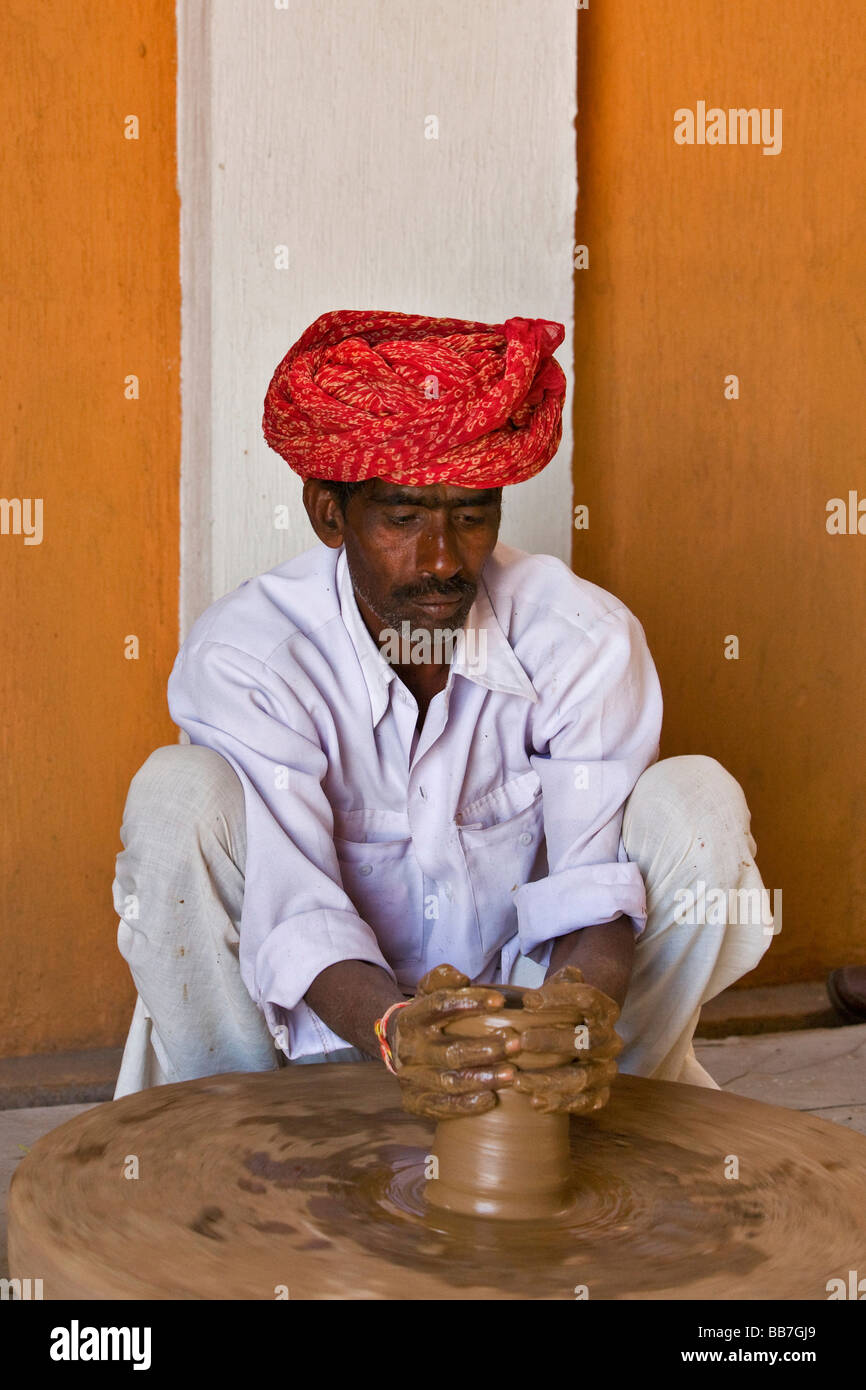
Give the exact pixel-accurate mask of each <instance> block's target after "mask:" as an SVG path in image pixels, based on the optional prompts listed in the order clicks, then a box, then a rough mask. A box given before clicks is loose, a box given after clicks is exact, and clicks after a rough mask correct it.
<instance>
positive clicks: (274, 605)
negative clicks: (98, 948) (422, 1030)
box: [168, 544, 662, 1058]
mask: <svg viewBox="0 0 866 1390" xmlns="http://www.w3.org/2000/svg"><path fill="white" fill-rule="evenodd" d="M465 629H466V632H467V637H468V638H469V639H471V640H467V642H466V647H465V649H464V651H463V652H462V653H460V652H458V653H457V654H455V656H454V658H453V659H452V662H451V666H450V670H449V675H448V683H447V685H446V687H445V689H444V690H443V691H441V692H440V693H439V694H437V695H436V696H434V698H433V699H432V700H431V702H430V705H429V708H428V711H427V715H426V718H425V720H424V725H423V729H422V730H421V733H420V736H418V735H417V732H416V723H417V717H418V708H417V705H416V702H415V699H414V697H413V696H412V695H411V694H410V692H409V690H408V689H407V687H406V686H405V685H404V684H403V682H402V681H401V680H400V678H399V676H398V675H397V673H396V671H395V670H394V667H393V666H392V665H391V664H390V663H389V662H388V661H387V660H385V658H384V657H383V656H382V654H381V653H380V651H379V648H378V647H377V645H376V643H375V642H374V641H373V639H372V638H371V636H370V634H369V633H368V631H367V628H366V626H365V624H364V622H363V619H362V618H361V615H360V613H359V611H358V607H357V603H356V601H355V597H354V593H353V590H352V584H351V580H350V578H349V573H348V566H347V563H346V559H345V555H344V553H343V551H342V549H340V550H332V549H329V548H328V547H327V546H325V545H322V544H319V545H317V546H316V547H315V548H314V549H313V550H309V551H307V552H306V553H305V554H303V555H300V556H298V557H297V558H296V559H293V560H289V561H287V562H286V563H285V564H282V565H279V566H277V568H276V569H273V570H270V571H269V572H268V573H266V574H263V575H259V576H258V577H257V578H255V579H248V580H246V582H245V583H243V584H241V585H240V587H239V588H237V589H235V590H234V592H233V593H230V594H227V595H226V596H225V597H224V598H221V599H220V600H218V602H216V603H214V604H213V605H212V606H211V607H210V608H208V609H207V610H206V612H205V613H203V614H202V616H201V617H200V618H199V619H198V621H197V622H196V623H195V625H194V626H193V628H192V630H191V632H190V634H189V636H188V638H187V639H186V641H185V642H184V644H183V646H182V647H181V649H180V652H179V653H178V656H177V659H176V661H175V664H174V667H173V669H172V672H171V676H170V677H169V682H168V704H169V709H170V711H171V715H172V718H173V719H174V720H175V722H176V723H177V724H179V725H180V726H181V728H183V729H185V730H186V732H187V733H188V735H189V737H190V740H191V742H192V743H198V744H205V745H206V746H208V747H210V748H214V749H216V751H217V752H219V753H221V754H222V755H223V757H225V758H227V759H228V761H229V762H230V764H231V765H232V767H233V768H234V769H235V771H236V772H237V774H238V776H239V778H240V780H241V783H242V785H243V789H244V796H245V808H246V826H247V857H246V869H245V886H244V899H243V912H242V918H241V925H240V967H241V973H242V977H243V980H244V983H245V985H246V987H247V989H248V990H249V992H250V994H251V995H252V997H253V999H255V1000H256V1002H257V1003H258V1005H259V1007H260V1008H261V1009H262V1011H263V1012H264V1015H265V1017H266V1019H267V1021H268V1025H269V1027H270V1029H271V1032H272V1033H273V1034H274V1036H275V1038H276V1039H277V1040H278V1043H280V1044H281V1045H282V1046H283V1050H284V1051H285V1052H286V1054H287V1056H288V1057H290V1058H295V1057H301V1056H306V1055H309V1054H312V1053H321V1052H329V1051H333V1050H335V1049H336V1048H340V1047H346V1046H348V1045H349V1044H347V1043H346V1042H345V1041H344V1040H343V1039H342V1038H339V1037H337V1035H336V1034H334V1033H333V1032H332V1031H331V1030H330V1029H328V1028H326V1026H325V1025H324V1023H323V1022H322V1020H321V1019H319V1018H318V1016H317V1015H316V1014H314V1013H313V1011H312V1010H311V1009H310V1008H309V1006H308V1005H307V1004H306V1003H305V1002H304V999H303V996H304V994H305V992H306V990H307V989H308V988H309V986H310V984H311V983H312V981H313V980H314V979H315V978H316V976H317V975H318V974H319V973H320V972H321V971H322V970H324V969H325V968H326V967H327V966H329V965H333V964H335V963H336V962H338V961H341V960H350V959H354V960H363V961H369V962H371V963H372V964H374V965H378V966H381V967H382V969H384V970H386V971H388V973H389V974H391V975H392V977H393V978H395V979H396V980H397V982H398V983H399V985H400V986H401V987H403V989H404V990H406V991H407V992H409V991H411V990H412V989H413V988H414V986H415V984H416V983H417V981H418V980H419V978H420V977H421V976H422V975H423V974H424V973H425V972H426V971H427V970H429V969H430V968H431V967H433V966H435V965H440V964H442V963H443V962H445V961H447V962H449V963H450V964H452V965H455V966H457V967H458V969H460V970H462V971H464V972H465V973H466V974H467V975H468V976H470V977H471V978H472V979H475V980H482V981H485V982H487V981H491V980H496V981H499V980H505V981H507V980H508V978H509V976H510V973H511V969H512V967H513V965H514V962H515V960H516V958H517V956H518V955H519V954H521V953H522V954H524V955H530V956H532V958H533V959H534V960H536V961H538V962H539V963H541V964H544V965H546V964H547V962H548V959H549V954H550V950H551V945H552V942H553V940H554V939H555V938H556V937H558V936H561V935H563V934H565V933H567V932H570V931H574V930H575V929H577V928H580V927H585V926H588V925H590V924H592V923H602V922H609V921H612V920H613V919H615V918H616V917H618V916H620V915H625V916H627V917H629V918H631V920H632V922H633V923H634V927H635V930H636V932H638V933H639V932H640V931H642V930H643V928H644V926H645V924H646V902H645V892H644V884H643V880H642V878H641V875H640V871H639V869H638V867H637V865H636V864H633V863H629V862H627V860H626V857H625V851H624V849H623V845H622V839H621V826H622V811H623V804H624V802H625V800H626V798H627V797H628V795H629V793H630V792H631V790H632V788H633V787H634V784H635V782H636V781H637V779H638V777H639V776H640V774H641V773H642V772H643V771H644V769H645V768H646V767H648V766H649V765H650V764H651V763H652V762H654V761H655V760H656V758H657V757H658V749H659V735H660V730H661V718H662V699H661V690H660V687H659V681H658V676H657V674H656V670H655V666H654V664H653V661H652V658H651V656H650V653H649V649H648V647H647V644H646V638H645V636H644V631H643V628H642V627H641V625H640V623H639V622H638V620H637V619H636V618H635V617H634V616H633V614H632V613H630V612H629V610H628V609H627V608H626V607H625V606H624V605H623V604H622V603H620V602H619V601H618V600H617V599H616V598H614V597H613V596H612V595H611V594H608V593H606V592H605V590H603V589H600V588H599V587H598V586H597V585H595V584H591V583H589V581H588V580H585V579H581V578H579V577H577V576H576V575H574V574H573V573H572V572H571V571H570V570H569V569H568V568H567V567H566V566H565V565H564V564H562V562H561V561H559V560H556V559H554V558H553V557H552V556H549V555H527V554H525V553H524V552H523V551H519V550H513V549H511V548H509V547H507V546H504V545H498V546H497V547H496V549H495V551H494V552H493V554H492V555H491V557H490V558H489V560H488V561H487V564H486V565H485V567H484V570H483V573H482V578H481V582H480V583H479V586H478V593H477V596H476V600H475V602H474V604H473V606H472V609H471V611H470V613H469V616H468V618H467V620H466V624H465ZM485 646H486V650H485ZM481 657H484V658H486V660H478V658H481ZM473 658H476V664H475V665H473V664H471V663H472V659H473Z"/></svg>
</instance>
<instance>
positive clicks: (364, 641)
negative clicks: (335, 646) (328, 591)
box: [336, 550, 538, 727]
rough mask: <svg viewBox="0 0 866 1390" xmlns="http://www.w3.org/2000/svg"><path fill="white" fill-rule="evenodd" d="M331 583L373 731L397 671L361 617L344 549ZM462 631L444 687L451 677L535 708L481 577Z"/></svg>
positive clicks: (535, 697) (531, 687)
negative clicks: (519, 698) (334, 585)
mask: <svg viewBox="0 0 866 1390" xmlns="http://www.w3.org/2000/svg"><path fill="white" fill-rule="evenodd" d="M336 583H337V594H338V597H339V602H340V614H341V616H342V619H343V623H344V624H345V627H346V630H347V631H348V633H349V636H350V638H351V640H352V645H353V646H354V648H355V651H356V653H357V655H358V660H359V662H360V664H361V671H362V673H363V676H364V680H365V682H366V685H367V690H368V692H369V696H370V707H371V710H372V713H373V725H374V727H375V725H377V724H378V723H379V720H380V719H381V718H382V716H383V714H384V713H385V711H386V709H387V708H388V704H389V701H390V694H391V692H390V690H389V686H390V684H391V682H392V681H393V680H394V678H395V676H396V674H397V673H396V671H395V670H394V668H393V666H392V665H391V663H390V662H389V661H386V660H385V658H384V657H383V656H382V653H381V652H380V650H379V648H378V647H377V645H376V643H375V642H374V641H373V639H372V637H371V636H370V633H369V632H368V631H367V625H366V623H365V622H364V619H363V618H362V617H361V613H360V610H359V608H358V604H357V600H356V599H355V591H354V589H353V588H352V580H351V576H350V574H349V566H348V563H347V561H346V552H345V550H341V551H340V555H339V557H338V559H337V570H336ZM463 631H464V638H463V642H462V644H458V645H457V646H456V648H455V651H454V655H453V657H452V659H451V672H450V675H449V685H450V683H451V681H452V679H453V677H454V676H455V675H460V676H464V677H465V679H466V680H470V681H474V683H475V684H476V685H483V686H486V688H487V689H488V690H496V691H501V692H502V693H503V694H505V695H520V696H522V697H523V699H525V700H531V701H532V703H533V704H537V702H538V694H537V692H536V690H535V687H534V685H533V684H532V681H531V680H530V679H529V677H528V675H527V674H526V672H525V670H524V669H523V667H522V666H521V664H520V662H519V661H518V659H517V657H516V656H515V654H514V649H513V648H512V646H511V644H510V642H509V641H508V638H507V637H506V635H505V633H504V632H503V630H502V627H501V626H500V623H499V619H498V618H497V616H496V612H495V610H494V608H493V604H492V602H491V599H490V592H489V590H488V588H487V585H486V583H485V581H484V578H483V576H482V578H481V579H480V581H479V584H478V592H477V593H476V595H475V602H474V603H473V605H472V607H471V608H470V610H469V614H468V616H467V618H466V622H465V623H464V627H463Z"/></svg>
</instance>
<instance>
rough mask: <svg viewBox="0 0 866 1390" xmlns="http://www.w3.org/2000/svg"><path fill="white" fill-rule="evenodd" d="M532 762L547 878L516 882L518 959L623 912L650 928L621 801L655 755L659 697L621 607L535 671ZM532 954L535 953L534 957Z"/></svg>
mask: <svg viewBox="0 0 866 1390" xmlns="http://www.w3.org/2000/svg"><path fill="white" fill-rule="evenodd" d="M533 679H534V683H535V686H536V690H538V692H539V697H540V698H539V707H538V711H537V714H536V718H535V721H534V740H533V741H534V746H535V748H536V749H537V750H540V751H537V752H536V753H534V754H533V755H532V756H531V759H530V761H531V763H532V766H533V768H534V769H535V771H536V772H537V773H538V776H539V777H540V779H541V787H542V806H543V815H544V835H545V840H546V843H547V861H548V870H549V872H548V875H547V877H546V878H542V879H539V880H538V881H536V882H534V883H527V884H524V885H523V886H522V887H520V888H519V889H518V890H517V891H516V893H515V895H514V897H515V901H516V905H517V916H518V936H519V940H520V950H521V952H522V953H523V954H524V955H529V953H530V952H531V951H536V952H537V950H538V948H539V947H540V946H542V945H543V944H544V943H546V942H551V941H553V940H555V939H556V938H557V937H559V936H564V935H565V934H567V933H568V932H571V931H575V930H578V929H579V928H582V927H587V926H592V925H596V924H600V923H604V922H611V921H614V920H615V919H616V918H618V917H620V916H626V917H628V918H630V919H631V921H632V923H633V924H634V928H635V932H636V934H638V935H639V934H640V933H641V932H642V931H643V929H644V927H645V926H646V892H645V888H644V882H643V879H642V877H641V873H640V869H639V868H638V866H637V864H634V863H630V862H629V861H628V860H627V859H626V856H625V851H624V849H623V845H622V818H623V809H624V804H625V802H626V800H627V798H628V796H629V795H630V793H631V791H632V789H633V787H634V785H635V783H636V782H637V780H638V778H639V777H640V775H641V773H642V772H643V771H644V770H645V769H646V768H647V767H649V766H650V764H651V763H653V762H655V760H656V758H657V757H658V752H659V737H660V734H661V723H662V695H661V687H660V685H659V679H658V675H657V673H656V669H655V665H654V663H653V660H652V657H651V656H650V652H649V648H648V646H647V642H646V637H645V635H644V631H643V628H642V627H641V625H640V623H639V622H638V620H637V618H635V617H634V615H633V614H632V613H630V612H629V610H628V609H627V608H624V607H620V608H617V609H615V610H612V611H611V612H608V613H606V614H604V615H603V616H602V617H600V618H599V619H597V621H596V622H595V623H594V624H593V625H592V626H591V627H590V628H589V629H588V630H587V631H586V632H584V633H582V634H580V633H576V634H575V635H574V638H573V640H571V641H569V642H559V641H557V642H555V643H553V644H551V648H550V653H549V657H548V660H547V661H546V662H545V667H544V670H543V671H542V672H541V673H540V675H535V676H534V677H533ZM536 958H537V957H536Z"/></svg>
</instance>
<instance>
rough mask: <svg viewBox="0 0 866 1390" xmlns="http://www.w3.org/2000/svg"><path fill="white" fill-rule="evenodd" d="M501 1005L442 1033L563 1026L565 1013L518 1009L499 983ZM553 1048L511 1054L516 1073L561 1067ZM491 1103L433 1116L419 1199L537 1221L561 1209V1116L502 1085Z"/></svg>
mask: <svg viewBox="0 0 866 1390" xmlns="http://www.w3.org/2000/svg"><path fill="white" fill-rule="evenodd" d="M502 993H504V994H505V1005H504V1006H503V1008H501V1009H500V1010H498V1011H497V1012H496V1013H489V1014H484V1015H483V1016H476V1017H473V1018H466V1019H461V1020H459V1021H458V1022H455V1023H451V1024H449V1025H448V1026H447V1028H446V1029H445V1032H446V1033H449V1034H453V1035H454V1036H455V1037H461V1038H477V1037H482V1036H483V1035H484V1034H485V1033H488V1032H492V1031H494V1030H499V1029H503V1028H506V1029H515V1030H518V1031H519V1030H520V1029H521V1028H525V1027H528V1026H530V1025H532V1024H533V1023H535V1024H537V1023H538V1022H539V1020H540V1019H543V1021H544V1023H545V1024H559V1023H566V1024H567V1023H569V1022H570V1021H571V1014H569V1013H565V1012H561V1011H556V1012H555V1011H553V1010H547V1011H545V1013H544V1014H543V1015H539V1014H538V1013H528V1012H527V1011H526V1010H524V1009H523V1008H522V1007H521V1002H522V996H523V993H524V991H523V989H521V988H519V987H517V986H508V987H506V988H503V990H502ZM570 1060H571V1058H568V1059H564V1058H563V1057H561V1056H560V1055H559V1054H558V1053H536V1054H533V1055H531V1056H530V1055H528V1054H527V1055H526V1056H524V1057H521V1056H518V1057H517V1058H516V1059H515V1061H514V1066H515V1067H516V1068H517V1069H518V1070H521V1071H524V1070H526V1071H529V1070H534V1071H541V1070H547V1069H550V1068H553V1067H559V1066H564V1065H567V1062H568V1061H570ZM496 1098H497V1105H496V1108H495V1109H493V1110H489V1111H488V1112H487V1113H486V1114H484V1115H471V1116H466V1117H464V1118H459V1119H448V1120H440V1121H439V1123H438V1124H437V1126H436V1137H435V1139H434V1141H433V1155H434V1157H435V1159H436V1164H435V1167H434V1171H435V1173H436V1177H435V1180H432V1181H430V1182H429V1183H428V1184H427V1188H426V1195H427V1200H428V1202H430V1203H431V1204H432V1205H433V1206H436V1207H439V1208H441V1209H443V1210H446V1211H455V1212H462V1213H464V1214H465V1215H470V1216H483V1217H492V1218H495V1219H499V1220H521V1221H527V1220H538V1219H543V1218H546V1217H553V1216H556V1215H558V1214H560V1213H562V1212H564V1211H566V1210H567V1209H568V1206H569V1205H570V1201H571V1197H572V1192H573V1186H572V1166H571V1156H570V1152H569V1117H568V1115H548V1114H541V1113H540V1112H539V1111H538V1110H537V1109H536V1108H535V1107H534V1106H533V1104H532V1101H531V1099H530V1097H529V1096H527V1095H521V1094H520V1092H518V1091H515V1090H513V1089H511V1088H510V1087H504V1088H503V1089H502V1090H500V1091H497V1092H496Z"/></svg>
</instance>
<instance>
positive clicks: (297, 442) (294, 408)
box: [262, 309, 565, 488]
mask: <svg viewBox="0 0 866 1390" xmlns="http://www.w3.org/2000/svg"><path fill="white" fill-rule="evenodd" d="M564 337H565V329H564V328H563V326H562V324H561V323H552V322H551V321H550V320H549V319H520V318H515V319H507V320H506V322H505V323H504V324H501V323H495V324H490V323H474V322H472V321H470V320H466V319H439V318H427V317H426V316H425V315H423V314H400V313H396V312H395V313H392V312H390V311H388V310H376V309H341V310H335V311H333V312H332V313H329V314H322V316H321V318H318V319H316V321H315V323H312V324H311V325H310V327H309V328H308V329H307V330H306V332H305V333H303V334H302V335H301V337H300V338H299V339H298V341H297V342H296V343H295V344H294V346H293V347H291V348H289V351H288V352H287V353H286V355H285V357H284V358H283V360H282V362H281V363H280V365H279V366H278V367H277V369H276V371H275V372H274V375H273V377H272V378H271V384H270V386H269V387H268V392H267V395H266V397H265V413H264V417H263V419H262V429H263V431H264V436H265V439H266V440H267V442H268V444H269V445H270V447H271V448H272V449H275V450H276V452H277V453H278V454H279V455H280V456H281V457H282V458H284V459H285V460H286V463H288V464H289V466H290V467H291V468H293V469H294V470H295V472H296V473H299V474H300V475H301V477H302V478H329V479H333V480H335V481H338V482H358V481H361V480H363V479H365V478H384V479H386V480H387V481H388V482H393V483H402V484H404V485H408V486H410V487H423V486H426V485H427V484H429V483H452V484H454V485H456V486H458V487H477V488H487V487H502V486H504V485H505V484H507V483H519V482H522V481H523V480H524V479H525V478H531V477H532V476H533V475H534V474H535V473H540V472H541V469H542V468H544V467H545V465H546V464H548V463H549V462H550V460H551V459H552V458H553V455H554V454H555V453H556V450H557V448H558V447H559V441H560V439H561V437H562V403H563V400H564V398H565V375H564V373H563V371H562V368H561V367H560V365H559V363H558V362H557V361H556V359H555V358H554V357H553V356H552V354H553V351H554V349H555V348H557V347H558V346H559V344H560V343H561V342H562V340H563V338H564Z"/></svg>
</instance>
